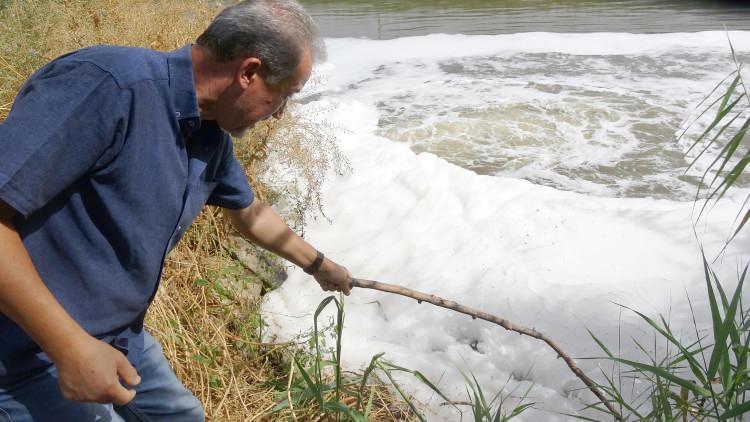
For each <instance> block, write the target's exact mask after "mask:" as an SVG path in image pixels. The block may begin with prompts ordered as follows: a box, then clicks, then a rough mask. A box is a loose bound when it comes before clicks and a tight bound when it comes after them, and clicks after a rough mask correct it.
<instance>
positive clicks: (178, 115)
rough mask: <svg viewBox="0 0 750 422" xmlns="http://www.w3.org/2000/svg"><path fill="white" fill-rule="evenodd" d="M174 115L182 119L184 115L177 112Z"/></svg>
mask: <svg viewBox="0 0 750 422" xmlns="http://www.w3.org/2000/svg"><path fill="white" fill-rule="evenodd" d="M174 115H175V117H180V116H182V114H180V112H179V111H175V113H174Z"/></svg>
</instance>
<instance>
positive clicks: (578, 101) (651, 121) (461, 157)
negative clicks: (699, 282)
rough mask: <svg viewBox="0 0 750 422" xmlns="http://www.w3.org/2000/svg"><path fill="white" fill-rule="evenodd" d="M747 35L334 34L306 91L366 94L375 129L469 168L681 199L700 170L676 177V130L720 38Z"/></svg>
mask: <svg viewBox="0 0 750 422" xmlns="http://www.w3.org/2000/svg"><path fill="white" fill-rule="evenodd" d="M749 34H750V32H738V31H735V32H731V33H729V34H725V33H722V32H702V33H684V34H657V35H644V34H611V33H599V34H549V33H526V34H509V35H494V36H464V35H442V34H439V35H430V36H424V37H411V38H403V39H396V40H388V41H375V40H361V39H335V40H329V47H330V59H329V62H328V63H327V64H326V65H325V66H324V67H323V72H322V73H323V74H324V75H325V77H326V78H327V82H326V83H325V84H323V85H322V86H320V87H319V88H318V89H317V90H316V92H317V93H318V94H319V95H324V96H325V97H327V98H332V99H341V100H348V99H353V98H356V99H357V100H358V101H362V102H364V103H367V104H373V105H376V106H377V108H378V110H379V111H380V113H381V120H380V122H379V125H378V126H379V134H381V135H383V136H386V137H388V138H389V139H391V140H394V141H398V142H404V143H407V144H408V145H410V146H411V147H412V148H413V149H414V150H415V151H416V152H422V151H427V152H432V153H435V154H437V155H438V156H440V157H441V158H444V159H446V160H449V161H450V162H452V163H454V164H458V165H460V166H462V167H465V168H469V169H471V170H474V171H476V172H479V173H481V174H498V175H504V176H511V177H522V178H525V179H527V180H531V181H533V182H535V183H543V184H548V185H551V186H555V187H558V188H563V189H567V190H574V191H579V192H583V193H593V194H603V195H608V196H635V197H645V196H655V197H660V198H669V199H682V200H689V199H691V198H692V196H693V192H694V190H695V187H696V183H697V178H698V177H699V176H700V174H701V171H702V170H703V169H702V168H700V167H697V168H695V169H693V170H691V171H690V172H689V173H688V175H689V176H690V177H688V178H680V176H682V175H683V173H684V172H685V170H686V168H687V164H688V162H687V161H686V160H684V159H683V158H682V154H683V153H684V152H685V150H686V148H687V146H688V145H689V142H684V143H682V144H678V143H677V142H675V138H676V136H675V133H678V132H680V131H681V126H680V125H681V123H682V122H683V121H684V120H685V118H686V117H687V114H688V112H689V110H690V108H691V107H692V106H695V105H696V104H697V103H698V102H699V101H700V100H701V99H702V98H703V96H704V95H705V94H706V92H708V91H709V90H710V89H711V88H712V87H713V86H714V84H716V83H717V82H718V81H720V80H721V79H722V78H723V77H724V76H725V75H726V74H727V73H728V72H729V71H731V70H732V69H734V65H733V63H732V60H731V54H730V50H729V44H728V42H727V36H729V37H731V39H732V40H733V42H734V45H735V47H736V50H737V52H738V54H743V52H747V51H748V50H747V46H748V45H750V43H748V42H747V41H748V39H749V38H750V35H749ZM362 52H364V53H362ZM689 139H691V138H688V141H689ZM582 182H583V183H582Z"/></svg>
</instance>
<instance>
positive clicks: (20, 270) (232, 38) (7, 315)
mask: <svg viewBox="0 0 750 422" xmlns="http://www.w3.org/2000/svg"><path fill="white" fill-rule="evenodd" d="M317 46H318V41H317V40H316V38H315V31H314V26H313V23H312V21H311V19H310V18H309V16H308V15H307V14H306V13H305V12H304V10H303V9H302V7H301V6H300V5H299V4H298V3H296V2H295V1H294V0H254V1H246V2H242V3H240V4H237V5H235V6H232V7H229V8H227V9H225V10H224V11H222V12H221V13H220V14H219V15H218V16H217V17H216V18H215V19H214V21H213V22H212V23H211V25H210V26H209V28H208V29H207V30H206V31H205V32H204V33H203V34H202V35H201V36H200V38H199V39H198V41H197V43H196V44H195V45H192V46H187V47H185V48H182V49H179V50H176V51H173V52H170V53H166V54H164V53H159V52H155V51H149V50H143V49H134V48H125V47H103V46H99V47H91V48H87V49H83V50H80V51H77V52H74V53H71V54H68V55H65V56H63V57H60V58H58V59H56V60H54V61H53V62H51V63H49V64H48V65H46V66H44V67H43V68H42V69H40V70H39V71H37V72H36V73H35V74H34V75H33V76H32V77H31V78H30V79H29V80H28V81H27V82H26V84H25V85H24V87H23V88H22V89H21V90H20V92H19V94H18V96H17V98H16V101H15V103H14V105H13V109H12V111H11V113H10V115H9V116H8V118H7V119H6V121H5V122H4V123H3V124H2V125H1V126H0V311H2V314H3V315H0V335H2V337H1V338H2V342H0V420H3V418H4V417H6V416H7V417H9V418H10V420H12V421H14V422H15V421H26V420H39V421H47V420H54V421H68V420H70V421H88V420H92V421H93V420H174V421H197V420H203V411H202V409H201V406H200V403H199V402H198V400H197V399H196V398H195V397H194V396H193V395H192V394H191V393H190V392H188V391H187V390H186V389H185V388H184V387H183V386H182V385H181V384H180V382H179V381H178V380H177V379H176V377H175V376H174V374H173V373H172V371H171V369H170V368H169V365H168V364H167V362H166V360H165V359H164V356H163V354H162V352H161V349H160V347H159V345H158V344H157V343H156V342H155V341H154V339H153V338H152V337H151V336H149V335H148V334H147V333H145V332H144V331H143V318H144V315H145V312H146V309H147V307H148V305H149V303H150V301H151V299H152V298H153V295H154V294H155V292H156V288H157V285H158V281H159V278H160V275H161V268H162V265H163V260H164V257H165V255H166V254H167V252H168V251H169V250H170V249H171V248H172V247H173V246H174V245H175V243H176V242H177V241H178V240H179V239H180V237H181V236H182V234H183V233H184V232H185V230H186V229H187V227H188V226H189V224H190V222H191V221H192V220H193V219H194V218H195V216H196V215H197V214H198V213H199V211H200V209H201V208H202V207H203V206H204V205H205V204H206V203H208V204H213V205H219V206H221V207H224V208H225V209H226V214H227V215H228V217H229V218H230V220H231V221H232V223H233V225H234V226H235V227H236V228H237V230H238V231H239V232H240V233H242V234H243V235H244V236H246V237H247V238H249V239H250V240H252V241H254V242H255V243H257V244H258V245H260V246H263V247H265V248H267V249H269V250H271V251H273V252H275V253H277V254H279V255H280V256H282V257H284V258H286V259H288V260H290V261H291V262H293V263H295V264H297V265H299V266H300V267H303V268H304V269H305V271H307V272H308V273H311V274H313V275H314V277H315V279H316V280H317V281H318V283H320V285H321V287H322V288H323V289H324V290H327V291H330V290H336V291H343V292H344V293H346V294H348V293H349V290H350V284H349V283H350V275H349V272H348V271H347V270H346V269H345V268H344V267H342V266H340V265H338V264H336V263H334V262H332V261H330V260H329V259H326V258H324V257H323V255H322V254H321V253H319V252H317V251H316V250H315V249H314V248H313V247H312V246H310V245H309V244H307V243H306V242H305V241H304V240H302V239H301V238H299V237H298V236H297V235H295V234H294V233H293V232H292V231H291V230H290V229H289V228H288V227H287V226H286V225H285V224H284V223H283V221H282V220H281V219H280V218H279V217H278V215H276V214H275V213H274V212H273V211H272V210H271V209H270V208H269V207H268V206H266V205H264V204H262V203H261V202H260V201H258V200H253V194H252V191H251V190H250V187H249V185H248V183H247V180H246V178H245V176H244V172H243V170H242V169H241V168H240V166H239V164H238V162H237V161H236V159H235V157H234V156H233V153H232V143H231V140H230V138H229V136H228V135H227V134H226V132H229V133H231V134H233V135H237V136H239V135H241V134H242V133H243V132H244V131H245V130H246V129H248V128H251V127H252V126H253V125H254V124H255V123H256V122H258V121H260V120H263V119H266V118H269V117H271V116H273V117H279V116H280V115H281V114H282V113H283V111H284V107H285V105H286V102H287V100H288V98H289V97H290V96H292V95H293V94H294V93H296V92H298V91H299V90H301V89H302V87H303V86H304V84H305V82H306V81H307V79H308V78H309V76H310V71H311V67H312V64H313V61H314V60H315V58H316V55H317V54H319V51H318V48H317Z"/></svg>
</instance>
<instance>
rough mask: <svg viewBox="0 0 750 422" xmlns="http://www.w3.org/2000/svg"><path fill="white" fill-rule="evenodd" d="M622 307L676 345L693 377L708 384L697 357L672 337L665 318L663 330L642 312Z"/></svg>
mask: <svg viewBox="0 0 750 422" xmlns="http://www.w3.org/2000/svg"><path fill="white" fill-rule="evenodd" d="M620 306H623V307H624V308H626V309H628V310H630V311H632V312H635V313H636V314H637V315H638V316H640V317H641V318H642V319H643V320H644V321H646V322H647V323H648V324H649V325H650V326H651V327H653V328H654V329H655V330H656V331H657V332H658V333H659V334H661V335H662V336H663V337H664V338H666V339H667V340H669V342H670V343H672V344H674V345H675V346H677V348H678V349H679V350H680V352H681V353H682V356H683V357H684V358H685V360H686V361H687V362H688V364H689V366H690V370H691V372H693V375H694V376H695V377H696V378H698V380H699V381H700V382H701V383H702V384H704V385H705V384H706V377H705V375H704V374H703V371H702V369H701V366H700V364H699V363H698V361H697V360H696V359H695V357H694V356H693V353H691V352H690V351H689V350H687V349H686V348H685V346H683V345H682V343H680V341H679V340H677V339H676V338H675V337H674V336H673V335H672V333H671V331H670V330H669V328H668V325H667V324H666V321H664V320H663V318H662V321H664V326H665V327H666V328H662V327H661V326H660V325H659V324H657V323H656V321H654V320H653V319H651V318H649V317H648V316H646V315H645V314H643V313H641V312H638V311H636V310H635V309H631V308H629V307H627V306H624V305H620ZM643 350H644V351H645V349H643Z"/></svg>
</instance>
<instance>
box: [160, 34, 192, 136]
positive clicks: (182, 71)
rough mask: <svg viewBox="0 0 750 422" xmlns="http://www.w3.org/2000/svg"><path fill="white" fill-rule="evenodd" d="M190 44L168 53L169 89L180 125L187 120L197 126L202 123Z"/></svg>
mask: <svg viewBox="0 0 750 422" xmlns="http://www.w3.org/2000/svg"><path fill="white" fill-rule="evenodd" d="M191 46H192V45H190V44H188V45H186V46H184V47H182V48H179V49H177V50H174V51H170V52H169V53H167V66H168V68H169V88H170V90H171V91H172V99H173V101H174V110H175V117H176V118H177V120H178V121H180V124H181V125H182V123H184V122H185V121H187V120H190V121H192V122H193V126H197V123H199V122H200V119H199V118H200V110H199V109H198V98H197V97H196V95H195V79H194V78H193V59H192V56H191V55H190V47H191Z"/></svg>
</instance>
